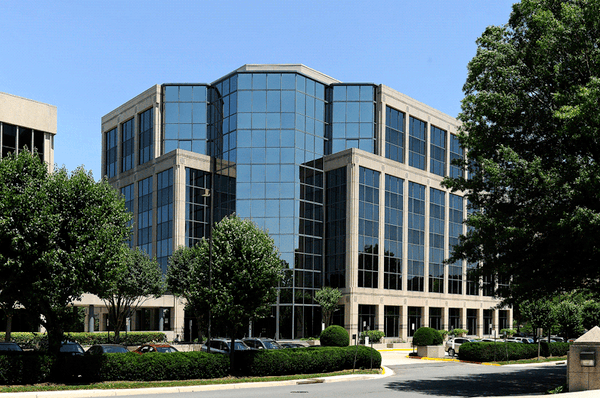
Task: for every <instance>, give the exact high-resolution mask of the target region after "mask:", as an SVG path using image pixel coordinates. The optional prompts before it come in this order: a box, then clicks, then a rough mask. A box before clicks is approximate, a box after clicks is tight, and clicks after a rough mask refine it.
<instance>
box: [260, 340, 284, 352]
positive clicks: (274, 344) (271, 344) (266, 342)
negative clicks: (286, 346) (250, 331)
mask: <svg viewBox="0 0 600 398" xmlns="http://www.w3.org/2000/svg"><path fill="white" fill-rule="evenodd" d="M263 344H264V345H265V347H267V348H268V349H269V350H276V349H278V348H281V346H280V345H279V343H278V342H276V341H271V340H264V341H263Z"/></svg>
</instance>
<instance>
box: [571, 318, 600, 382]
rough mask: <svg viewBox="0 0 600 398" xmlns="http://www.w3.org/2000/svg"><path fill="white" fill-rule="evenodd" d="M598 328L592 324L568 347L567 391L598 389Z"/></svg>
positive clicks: (599, 380)
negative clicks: (588, 329)
mask: <svg viewBox="0 0 600 398" xmlns="http://www.w3.org/2000/svg"><path fill="white" fill-rule="evenodd" d="M599 360H600V328H599V327H598V326H594V327H593V328H592V329H591V330H590V331H589V332H587V333H586V334H584V335H583V336H581V337H580V338H578V339H577V340H575V342H574V343H573V345H572V346H571V348H569V356H568V362H567V385H568V386H569V392H572V391H585V390H598V389H600V363H598V361H599Z"/></svg>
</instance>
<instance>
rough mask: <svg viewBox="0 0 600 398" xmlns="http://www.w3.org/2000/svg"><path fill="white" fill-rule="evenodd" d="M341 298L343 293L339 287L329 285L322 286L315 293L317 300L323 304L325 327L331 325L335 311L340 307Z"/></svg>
mask: <svg viewBox="0 0 600 398" xmlns="http://www.w3.org/2000/svg"><path fill="white" fill-rule="evenodd" d="M340 298H342V293H341V292H340V291H339V290H338V289H336V288H333V287H329V286H325V287H322V288H321V289H319V290H317V292H316V293H315V301H316V302H317V303H319V305H320V306H321V311H322V313H323V323H325V327H329V325H331V320H332V318H333V313H334V312H335V311H336V310H337V309H338V301H340Z"/></svg>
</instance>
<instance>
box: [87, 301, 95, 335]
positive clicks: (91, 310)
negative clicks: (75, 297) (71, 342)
mask: <svg viewBox="0 0 600 398" xmlns="http://www.w3.org/2000/svg"><path fill="white" fill-rule="evenodd" d="M87 331H88V332H93V331H94V306H93V305H90V306H89V307H88V330H87Z"/></svg>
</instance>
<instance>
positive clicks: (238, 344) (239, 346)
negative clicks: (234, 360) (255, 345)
mask: <svg viewBox="0 0 600 398" xmlns="http://www.w3.org/2000/svg"><path fill="white" fill-rule="evenodd" d="M235 349H236V350H238V351H243V350H247V349H248V346H247V345H246V344H244V343H242V342H241V341H236V342H235Z"/></svg>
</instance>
